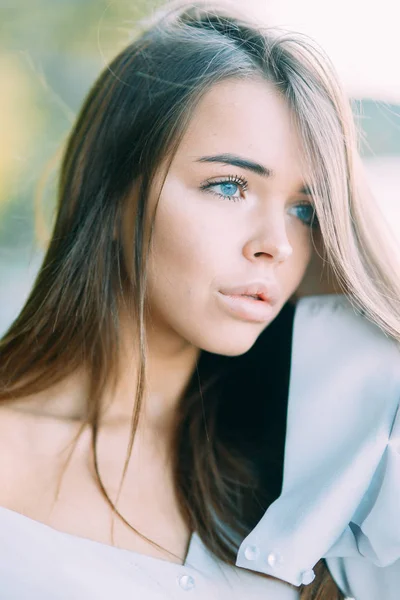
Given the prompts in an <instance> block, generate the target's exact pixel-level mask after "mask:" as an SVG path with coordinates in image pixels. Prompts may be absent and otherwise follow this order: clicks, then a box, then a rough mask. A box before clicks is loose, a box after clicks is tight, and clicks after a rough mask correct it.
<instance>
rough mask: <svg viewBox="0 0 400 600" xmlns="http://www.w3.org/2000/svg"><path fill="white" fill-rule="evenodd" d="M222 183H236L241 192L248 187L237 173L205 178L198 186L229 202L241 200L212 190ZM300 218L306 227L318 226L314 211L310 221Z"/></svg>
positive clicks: (307, 204) (308, 203)
mask: <svg viewBox="0 0 400 600" xmlns="http://www.w3.org/2000/svg"><path fill="white" fill-rule="evenodd" d="M223 183H236V184H237V185H238V186H239V187H240V189H241V191H242V192H245V191H246V190H247V189H248V187H249V184H248V181H247V180H246V179H245V178H244V177H241V176H238V175H227V176H226V177H224V178H222V179H219V180H217V181H215V180H214V181H210V180H209V179H207V180H206V181H205V182H204V183H203V184H202V185H201V186H200V189H201V190H203V191H206V192H208V193H210V194H214V195H215V196H219V197H220V198H222V199H223V200H229V201H230V202H240V201H241V200H243V198H235V197H233V196H226V195H225V194H220V193H218V192H214V191H212V189H211V188H213V187H215V186H216V185H221V184H223ZM296 206H310V207H311V208H313V205H312V204H311V203H310V202H298V203H297V204H296ZM300 220H301V221H302V223H304V225H306V226H307V227H310V228H313V229H316V228H317V227H318V226H319V223H318V218H317V215H316V214H315V211H314V214H313V216H312V218H311V222H310V223H307V222H305V221H303V220H302V219H300Z"/></svg>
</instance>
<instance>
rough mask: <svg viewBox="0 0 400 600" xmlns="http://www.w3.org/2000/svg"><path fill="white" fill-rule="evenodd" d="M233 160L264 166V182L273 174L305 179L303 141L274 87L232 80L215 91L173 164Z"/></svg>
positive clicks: (208, 94)
mask: <svg viewBox="0 0 400 600" xmlns="http://www.w3.org/2000/svg"><path fill="white" fill-rule="evenodd" d="M227 155H229V156H235V157H236V158H243V159H244V161H247V162H248V163H251V164H253V165H258V174H259V175H261V176H266V171H269V172H270V173H272V174H276V175H277V176H283V177H285V178H287V177H289V178H299V177H301V174H300V173H301V141H300V138H299V136H298V134H297V130H296V127H295V125H294V121H293V119H292V116H291V109H290V107H289V106H288V104H287V102H286V100H285V99H284V98H283V97H282V95H281V94H280V93H279V92H278V91H277V90H276V89H275V88H274V86H273V85H272V84H271V83H269V82H267V81H262V80H254V79H252V80H250V79H249V80H226V81H224V82H221V83H218V84H216V85H215V86H213V87H212V88H211V89H210V90H209V91H208V92H206V93H205V95H204V96H203V98H202V99H201V100H200V101H199V103H198V105H197V106H196V108H195V109H194V111H193V114H192V118H191V121H190V123H189V125H188V128H187V130H186V132H185V134H184V136H183V139H182V141H181V143H180V145H179V148H178V150H177V153H176V156H175V158H174V161H173V163H175V165H176V166H179V165H181V166H186V167H187V166H188V164H189V163H191V164H192V163H197V164H202V163H203V164H204V163H211V162H215V163H216V162H220V163H221V164H222V163H224V161H223V160H221V161H218V160H217V159H216V157H218V156H227ZM229 162H230V164H233V163H232V161H228V160H227V161H225V163H226V164H229ZM171 166H172V165H171ZM237 166H243V165H240V164H238V165H237ZM256 170H257V168H256V167H254V168H253V172H254V173H255V172H256Z"/></svg>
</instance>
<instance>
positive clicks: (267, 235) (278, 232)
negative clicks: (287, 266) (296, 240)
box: [245, 219, 293, 263]
mask: <svg viewBox="0 0 400 600" xmlns="http://www.w3.org/2000/svg"><path fill="white" fill-rule="evenodd" d="M283 221H284V220H283V219H282V222H279V223H277V222H276V220H275V222H274V223H271V222H270V223H269V226H268V227H266V228H264V230H263V231H260V232H259V234H258V235H255V236H253V238H252V239H251V240H249V242H248V243H247V244H246V247H245V255H246V257H247V258H248V259H250V260H253V259H254V258H259V257H261V256H263V255H264V256H265V257H266V258H267V259H269V260H271V261H272V262H276V263H281V262H284V261H285V260H287V259H288V258H289V257H290V256H291V255H292V254H293V248H292V245H291V244H290V242H289V239H288V237H287V233H286V227H285V224H284V222H283Z"/></svg>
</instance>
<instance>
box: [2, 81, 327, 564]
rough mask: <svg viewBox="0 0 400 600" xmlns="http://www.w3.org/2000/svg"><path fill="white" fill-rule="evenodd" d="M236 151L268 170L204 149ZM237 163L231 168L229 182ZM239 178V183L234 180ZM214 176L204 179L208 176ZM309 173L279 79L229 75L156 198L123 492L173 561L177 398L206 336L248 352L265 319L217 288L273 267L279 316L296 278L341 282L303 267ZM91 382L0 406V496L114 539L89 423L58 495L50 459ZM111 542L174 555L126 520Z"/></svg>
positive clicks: (116, 457)
mask: <svg viewBox="0 0 400 600" xmlns="http://www.w3.org/2000/svg"><path fill="white" fill-rule="evenodd" d="M250 99H251V101H250ZM227 154H229V155H230V156H233V155H234V156H235V157H241V158H243V159H246V160H247V161H251V163H257V164H259V165H263V166H264V167H266V168H267V169H268V170H269V171H271V173H272V174H270V176H268V177H267V176H265V175H262V174H260V173H259V172H257V173H256V172H254V170H250V169H249V168H244V167H243V166H234V165H232V164H228V163H227V162H220V161H215V162H209V160H200V159H201V158H203V159H204V157H208V158H209V157H212V156H216V155H227ZM229 176H231V181H227V182H226V183H222V184H221V183H220V182H221V180H223V179H224V178H227V177H229ZM232 178H235V181H234V180H233V179H232ZM244 180H246V183H245V184H244V185H242V186H241V185H239V184H238V183H237V182H240V183H241V184H243V182H244ZM215 182H218V183H215ZM205 183H207V185H208V186H209V187H208V188H207V189H202V186H204V185H205ZM306 185H307V182H306V181H305V180H304V177H303V173H302V170H301V142H300V140H299V139H298V137H297V134H296V132H295V131H294V128H293V125H292V122H291V119H290V112H289V108H288V106H287V105H286V103H285V101H284V100H283V98H282V97H280V96H279V95H278V93H277V92H276V91H275V90H274V88H273V87H272V86H271V85H270V84H268V83H266V82H264V81H261V80H254V81H250V80H248V81H225V82H223V83H220V84H218V85H217V86H215V87H214V88H212V89H211V90H210V91H209V92H208V93H207V94H206V95H205V96H204V97H203V99H202V100H201V102H200V104H199V105H198V107H197V108H196V111H195V114H194V117H193V119H192V121H191V123H190V125H189V128H188V130H187V132H186V134H185V136H184V139H183V141H182V143H181V145H180V147H179V149H178V152H177V154H176V156H175V158H174V160H173V162H172V165H171V168H170V170H169V172H168V175H167V178H166V181H165V184H164V187H163V189H162V194H161V198H160V202H159V205H158V210H157V216H156V226H155V234H154V244H153V248H152V255H151V262H150V271H149V299H150V308H151V322H150V323H148V324H147V325H148V341H149V348H148V350H149V376H148V383H149V389H148V394H147V397H146V399H145V400H146V401H145V406H144V413H143V415H144V416H143V419H142V421H141V423H140V427H139V431H138V434H137V437H136V439H135V443H134V447H133V452H132V457H131V460H130V463H129V468H128V472H127V476H126V479H125V483H124V487H123V492H122V495H121V498H120V500H119V503H118V509H119V510H120V511H121V513H122V514H123V515H124V517H125V518H126V519H127V520H128V521H129V522H130V523H131V524H132V525H133V526H134V527H136V528H137V529H138V530H139V531H141V532H143V533H144V534H145V535H147V536H148V537H150V538H151V539H153V540H155V541H156V542H157V543H159V544H160V545H161V546H163V547H165V548H168V549H169V550H170V551H171V552H173V553H175V554H176V555H177V556H178V557H181V559H180V560H178V559H177V560H176V561H175V562H182V561H183V559H184V557H185V555H186V551H187V547H188V541H189V531H188V530H187V528H186V525H185V523H184V521H183V519H182V517H181V515H180V513H179V510H178V505H177V501H176V498H175V494H174V491H173V486H172V477H171V470H170V468H169V467H170V462H169V452H168V450H169V443H170V438H171V429H170V427H169V425H170V423H171V421H172V418H173V415H174V410H175V407H176V404H177V402H178V400H179V398H180V395H181V394H182V390H183V389H184V387H185V385H186V383H187V381H188V379H189V378H190V376H191V374H192V372H193V369H194V368H195V362H196V359H197V358H198V355H199V352H200V351H201V349H205V350H207V351H210V352H213V353H219V354H224V355H229V356H237V355H239V354H243V353H245V352H247V351H248V350H249V349H250V348H251V347H252V346H253V344H254V343H255V341H256V339H257V338H258V336H259V335H260V334H261V333H262V331H263V330H264V329H265V327H267V326H268V324H269V323H254V322H246V321H243V320H238V319H235V318H233V317H232V315H230V314H228V313H226V312H224V310H223V308H222V307H221V306H220V304H219V303H218V302H217V300H216V293H217V292H218V290H219V289H221V288H222V287H226V286H235V285H238V284H242V283H243V282H248V281H252V280H254V279H265V278H274V281H275V282H276V283H277V285H278V287H279V302H278V303H277V305H276V307H274V312H273V314H271V319H270V321H269V322H271V321H272V320H273V318H275V317H276V316H277V314H278V313H279V311H280V310H281V308H282V307H283V305H284V304H285V303H286V302H287V301H288V300H289V299H290V298H291V297H292V296H293V294H294V293H295V292H296V290H297V291H298V293H299V290H300V289H301V288H300V284H302V289H303V293H307V292H308V293H320V292H321V293H322V292H327V291H328V292H331V291H333V288H330V287H329V286H328V287H327V285H326V280H323V281H317V282H316V283H313V284H311V286H310V283H309V282H308V283H307V280H306V278H305V274H306V271H307V268H308V267H309V268H310V269H312V272H313V274H314V275H315V272H316V269H317V271H318V269H319V267H320V264H319V262H318V259H317V258H316V257H315V256H314V255H313V247H312V242H311V229H310V227H309V226H308V224H307V223H306V221H307V220H308V219H309V218H310V216H311V215H312V206H311V203H312V199H311V197H310V196H309V195H307V194H306V193H304V189H303V188H304V187H305V186H306ZM302 190H303V191H302ZM221 194H223V195H224V196H225V197H224V198H222V197H221V196H220V195H221ZM228 195H231V196H232V197H234V198H235V199H232V198H231V199H228V198H227V196H228ZM154 198H155V194H153V197H151V198H150V199H149V207H150V208H151V207H152V206H153V205H154ZM307 203H308V208H307ZM300 204H304V205H305V206H302V207H301V208H299V205H300ZM131 221H132V220H129V214H128V215H127V219H126V228H125V240H124V242H125V244H128V243H129V240H130V239H131V231H132V230H131V227H132V222H131ZM311 259H313V260H312V261H311ZM317 279H318V278H317ZM314 281H315V278H314ZM122 319H123V322H124V323H125V325H126V326H125V327H124V331H125V332H126V335H125V338H124V347H125V353H124V356H126V357H127V358H126V359H125V362H124V363H123V369H122V374H121V378H120V382H119V385H118V388H117V391H116V393H115V395H114V396H112V397H106V398H105V401H107V402H108V406H109V408H108V409H107V412H106V418H105V419H104V423H103V425H102V427H101V429H100V437H99V440H98V454H99V466H100V474H101V476H102V479H103V481H104V483H105V485H106V488H107V490H108V492H109V494H110V497H111V498H112V499H113V500H115V496H116V490H117V488H118V484H119V479H120V476H121V472H122V467H123V464H124V461H125V457H126V450H127V443H128V433H129V419H130V416H131V414H132V410H133V404H132V403H133V400H132V389H134V387H135V377H136V375H135V360H136V359H135V351H134V349H133V344H132V339H133V336H134V326H133V325H132V324H131V323H130V321H129V319H128V317H127V315H126V314H125V315H122ZM85 386H86V380H85V374H84V373H83V372H80V373H76V374H74V376H73V377H71V378H70V379H69V380H68V381H64V382H62V383H61V384H59V385H58V386H57V387H55V388H53V389H51V390H47V391H46V392H45V393H43V394H40V395H38V396H37V397H31V398H30V399H28V400H27V401H25V400H24V401H20V402H18V403H15V404H14V405H13V406H10V407H9V408H1V409H0V410H1V419H0V456H7V457H8V458H7V462H6V463H3V462H1V463H0V482H1V484H2V485H0V490H1V491H0V505H1V506H5V507H8V508H10V509H12V510H15V511H17V512H21V513H23V514H25V515H27V516H29V517H30V518H33V519H35V520H38V521H41V522H44V523H47V524H49V525H50V526H52V527H54V528H55V529H58V530H60V531H65V532H68V533H70V534H74V535H77V536H81V537H86V538H89V539H92V540H97V541H100V542H102V543H105V544H110V543H112V541H111V539H110V530H109V527H110V522H111V510H110V508H109V507H108V505H107V504H106V502H105V501H104V499H103V498H102V496H101V494H100V492H99V491H98V490H97V488H96V486H95V484H94V482H93V479H92V477H91V475H90V470H89V466H88V456H89V439H90V438H89V431H88V430H87V431H85V433H84V435H83V436H82V438H81V440H80V442H79V444H78V447H77V450H76V452H75V454H74V456H73V460H72V463H71V465H70V467H69V468H68V469H67V471H66V474H65V478H64V480H63V484H62V488H61V493H60V496H59V499H58V500H57V502H56V503H54V496H55V486H56V481H55V480H56V475H55V469H56V467H58V466H59V465H60V464H61V462H62V460H63V459H65V457H66V453H65V450H64V448H65V447H66V445H67V443H68V442H69V441H70V439H71V437H72V435H73V434H74V433H75V432H76V429H77V423H76V421H74V420H73V417H79V414H80V413H81V412H82V409H83V402H84V392H85ZM39 413H41V416H39ZM114 543H115V545H117V546H119V547H121V548H127V549H130V550H134V551H136V552H140V553H143V554H148V555H151V556H155V557H159V558H164V559H165V558H167V560H171V561H173V559H172V558H171V557H170V556H168V557H166V555H165V553H162V552H161V551H159V550H157V549H156V548H155V547H153V546H152V545H150V544H149V543H148V542H146V541H145V540H143V539H142V538H140V537H139V536H138V535H136V534H135V533H134V532H133V531H132V530H130V529H129V528H128V527H127V526H125V525H124V524H122V523H121V522H120V521H118V520H117V521H116V522H115V530H114Z"/></svg>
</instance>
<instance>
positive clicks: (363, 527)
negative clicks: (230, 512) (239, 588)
mask: <svg viewBox="0 0 400 600" xmlns="http://www.w3.org/2000/svg"><path fill="white" fill-rule="evenodd" d="M399 397H400V350H399V344H398V343H397V342H396V341H394V340H393V339H391V338H389V337H388V336H387V335H385V334H384V333H383V332H382V330H381V329H379V328H378V327H377V326H376V325H374V324H372V323H371V322H370V321H368V320H367V319H366V318H365V317H364V316H363V315H362V314H361V313H360V312H359V311H358V310H357V309H356V308H354V307H353V306H352V304H351V303H350V301H349V300H348V299H347V298H346V297H345V296H337V295H330V296H312V297H307V298H302V299H301V300H300V301H299V302H298V304H297V307H296V313H295V320H294V328H293V341H292V358H291V370H290V384H289V403H288V416H287V431H286V441H285V460H284V473H283V486H282V492H281V495H280V496H279V498H278V499H277V500H276V501H275V502H274V503H273V504H271V506H270V507H269V508H268V510H267V511H266V513H265V514H264V516H263V518H262V519H261V520H260V522H259V523H258V524H257V525H256V527H255V528H254V529H253V530H252V531H251V532H250V534H249V535H248V536H247V537H246V538H245V539H244V540H243V542H242V544H241V546H240V548H239V552H238V555H237V561H236V564H237V566H240V567H243V568H247V569H250V570H254V571H259V572H262V573H266V574H269V575H272V576H275V577H278V578H280V579H282V580H284V581H287V582H289V583H292V584H293V585H297V586H298V585H300V584H308V583H311V582H312V580H313V579H314V571H313V567H314V566H315V564H316V563H317V562H318V561H319V560H320V559H321V558H325V559H326V561H327V564H328V567H329V569H330V571H331V573H332V575H333V577H334V578H335V579H336V581H337V583H338V585H339V587H341V589H342V591H343V592H344V593H345V594H348V595H349V596H354V597H355V598H357V600H377V599H378V598H379V599H380V598H385V600H392V599H393V600H394V598H396V600H398V598H399V591H398V590H400V461H399V452H400V440H399V431H398V430H399V427H400V425H399V419H400V417H399V416H398V406H399ZM357 565H362V568H361V567H358V566H357ZM357 569H358V570H357ZM365 573H368V576H369V578H370V580H371V582H372V583H370V584H369V585H367V586H363V585H362V582H361V580H362V579H363V578H364V576H365ZM384 573H386V575H384ZM382 577H383V579H381V578H382ZM373 585H375V589H378V588H379V586H383V585H385V586H386V587H385V590H386V592H385V593H384V594H383V595H382V592H381V591H380V593H379V594H376V593H375V595H373ZM388 586H389V588H390V589H389V591H387V589H386V588H387V587H388ZM364 588H365V589H364ZM379 589H380V588H379ZM360 590H361V593H360Z"/></svg>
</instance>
